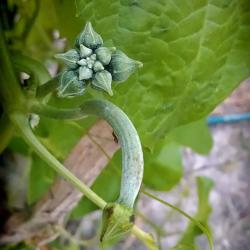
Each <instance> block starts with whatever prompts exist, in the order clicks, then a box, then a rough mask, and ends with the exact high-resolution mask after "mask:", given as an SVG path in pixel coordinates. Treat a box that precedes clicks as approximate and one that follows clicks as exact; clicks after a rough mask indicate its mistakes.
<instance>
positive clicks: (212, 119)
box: [207, 113, 250, 125]
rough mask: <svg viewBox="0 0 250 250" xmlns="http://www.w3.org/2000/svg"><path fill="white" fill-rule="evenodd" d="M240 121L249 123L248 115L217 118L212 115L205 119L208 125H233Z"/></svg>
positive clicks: (249, 114)
mask: <svg viewBox="0 0 250 250" xmlns="http://www.w3.org/2000/svg"><path fill="white" fill-rule="evenodd" d="M240 121H250V113H239V114H229V115H218V116H216V115H213V116H209V117H208V119H207V122H208V125H214V124H223V123H233V122H240Z"/></svg>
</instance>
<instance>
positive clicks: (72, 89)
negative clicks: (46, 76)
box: [57, 70, 86, 97]
mask: <svg viewBox="0 0 250 250" xmlns="http://www.w3.org/2000/svg"><path fill="white" fill-rule="evenodd" d="M85 89H86V84H85V82H83V81H79V80H78V76H77V73H76V72H75V71H73V70H69V71H64V72H63V73H62V74H61V77H60V84H59V87H58V92H57V95H58V96H59V97H74V96H79V95H82V94H83V92H84V91H85Z"/></svg>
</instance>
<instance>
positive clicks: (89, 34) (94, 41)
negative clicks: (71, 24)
mask: <svg viewBox="0 0 250 250" xmlns="http://www.w3.org/2000/svg"><path fill="white" fill-rule="evenodd" d="M81 44H83V45H85V46H86V47H88V48H89V49H97V48H99V47H100V46H101V45H102V44H103V40H102V37H101V36H100V35H99V34H97V33H96V32H95V31H94V29H93V27H92V24H91V23H90V22H87V23H86V25H85V27H84V30H83V31H82V32H81V33H80V34H79V36H78V38H77V39H76V46H78V47H79V46H80V45H81Z"/></svg>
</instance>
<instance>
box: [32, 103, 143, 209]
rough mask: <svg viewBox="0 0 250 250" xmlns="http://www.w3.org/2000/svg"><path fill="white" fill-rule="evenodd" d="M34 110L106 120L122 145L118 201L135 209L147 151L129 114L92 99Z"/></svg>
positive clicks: (56, 116) (74, 117) (44, 106)
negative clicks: (61, 107)
mask: <svg viewBox="0 0 250 250" xmlns="http://www.w3.org/2000/svg"><path fill="white" fill-rule="evenodd" d="M31 111H32V112H34V113H37V114H40V115H44V116H47V117H50V118H54V119H81V118H82V117H84V116H86V115H96V116H99V117H101V118H103V119H104V120H106V121H107V122H108V123H109V124H110V125H111V127H112V128H113V129H114V133H115V135H116V136H117V138H118V141H119V143H120V145H121V148H122V177H121V189H120V190H121V191H120V197H119V199H118V201H117V202H118V203H120V204H123V205H124V206H126V207H127V208H133V206H134V202H135V199H136V197H137V194H138V192H139V189H140V186H141V182H142V176H143V153H142V147H141V143H140V139H139V136H138V134H137V131H136V129H135V128H134V126H133V123H132V122H131V121H130V119H129V118H128V116H127V115H126V114H125V113H124V112H123V111H122V110H121V109H120V108H118V107H117V106H115V105H114V104H112V103H111V102H108V101H104V100H90V101H86V102H84V103H83V104H82V105H81V106H79V107H78V108H74V109H62V110H61V109H57V108H54V107H50V106H48V105H34V106H33V107H32V108H31Z"/></svg>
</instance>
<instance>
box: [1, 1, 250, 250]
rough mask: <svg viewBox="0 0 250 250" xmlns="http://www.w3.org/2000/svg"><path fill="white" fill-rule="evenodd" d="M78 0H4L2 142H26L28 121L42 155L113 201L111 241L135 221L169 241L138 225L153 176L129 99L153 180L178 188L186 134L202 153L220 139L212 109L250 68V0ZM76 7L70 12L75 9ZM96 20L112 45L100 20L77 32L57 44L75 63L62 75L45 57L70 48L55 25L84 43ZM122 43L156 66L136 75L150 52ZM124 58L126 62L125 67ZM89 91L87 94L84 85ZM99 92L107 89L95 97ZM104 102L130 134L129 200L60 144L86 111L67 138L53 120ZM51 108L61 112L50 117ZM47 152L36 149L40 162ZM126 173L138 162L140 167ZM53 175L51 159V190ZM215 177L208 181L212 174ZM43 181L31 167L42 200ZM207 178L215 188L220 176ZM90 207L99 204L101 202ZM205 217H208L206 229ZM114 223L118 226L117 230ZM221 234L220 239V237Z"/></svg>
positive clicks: (101, 107)
mask: <svg viewBox="0 0 250 250" xmlns="http://www.w3.org/2000/svg"><path fill="white" fill-rule="evenodd" d="M75 2H76V13H77V18H76V17H75V14H74V12H75V6H74V5H73V4H72V2H71V1H65V0H63V1H59V0H53V1H48V0H44V1H41V2H40V1H39V0H34V1H28V2H27V3H22V2H21V1H20V2H19V1H10V0H9V1H2V2H1V3H0V6H1V34H0V49H1V50H0V60H1V68H0V82H1V85H0V95H1V108H2V110H3V111H2V115H1V121H0V128H1V131H0V135H1V142H0V151H1V152H2V151H3V150H4V149H5V148H6V147H8V145H9V147H10V148H12V149H16V148H17V142H16V141H15V137H14V136H15V134H14V133H15V132H18V134H19V135H20V136H21V137H22V139H24V140H25V141H26V142H27V144H28V145H29V147H30V148H31V149H32V150H33V151H34V152H36V153H37V154H38V155H39V156H40V157H41V159H42V160H43V161H44V162H45V163H44V162H43V161H41V166H42V168H43V167H46V166H45V165H46V163H47V164H48V165H50V166H51V167H53V168H54V170H56V171H57V172H58V173H59V174H60V175H61V176H63V177H64V178H65V179H66V180H67V181H69V182H70V183H71V184H72V185H74V186H75V187H76V188H78V189H79V190H80V191H81V192H83V193H84V194H85V196H86V197H87V198H89V199H90V200H91V201H92V202H93V203H95V204H96V205H97V206H99V207H100V208H101V209H104V215H103V221H104V224H103V230H102V237H101V239H102V240H103V243H104V245H105V244H106V243H108V244H109V243H110V242H113V240H117V239H116V238H118V239H119V238H120V236H122V235H123V234H124V233H127V231H129V230H132V232H133V233H134V234H135V235H136V236H137V237H138V238H139V239H141V240H142V241H143V242H144V243H145V245H147V246H148V247H149V248H150V249H157V246H156V244H155V242H154V241H153V239H152V237H151V236H150V235H149V234H147V233H145V232H143V231H141V230H140V229H138V228H137V227H136V226H133V224H132V223H131V220H130V218H131V215H132V209H133V205H134V201H135V198H136V196H137V194H138V192H139V187H140V184H141V178H142V162H143V160H142V148H141V144H140V141H139V137H138V136H137V132H136V130H135V129H134V126H133V124H132V123H131V122H130V120H129V118H128V117H127V115H125V113H123V112H122V111H121V110H120V109H119V108H118V107H121V108H122V109H123V110H124V111H125V112H126V114H128V116H129V117H130V119H131V120H132V121H133V123H134V124H135V127H136V128H137V130H138V133H139V135H140V138H141V140H142V146H143V149H144V155H145V185H147V186H148V187H151V188H154V189H156V190H163V191H167V190H169V189H171V188H172V187H173V186H174V185H176V184H177V183H178V181H179V180H180V178H181V176H182V167H181V161H180V155H179V147H180V145H187V146H190V147H192V148H193V149H196V150H197V151H200V152H201V153H207V152H208V151H209V148H210V147H211V138H210V136H209V133H208V131H207V128H206V126H205V125H204V122H203V120H201V119H204V118H205V116H206V115H207V114H208V113H209V112H210V111H211V110H212V109H213V108H214V107H215V106H216V105H217V104H218V103H219V102H220V101H222V100H223V99H224V98H225V97H226V96H227V95H229V93H230V92H231V91H232V90H233V88H235V87H236V86H237V85H238V84H239V82H240V81H241V80H243V79H244V78H246V77H247V76H248V75H249V71H250V67H249V66H250V61H249V58H250V57H249V47H250V38H249V33H250V31H249V27H250V21H249V11H250V6H249V3H248V2H247V0H240V1H236V0H235V1H234V0H231V1H225V0H220V1H199V0H193V1H160V0H159V1H153V2H152V1H150V0H148V1H130V0H128V1H112V3H111V4H108V3H107V2H105V1H101V0H100V1H99V0H96V1H85V0H77V1H75ZM16 13H17V14H19V15H20V20H19V22H15V21H14V20H15V19H14V17H15V14H16ZM114 14H115V15H114ZM65 16H67V22H65V20H64V19H65ZM88 20H90V21H91V22H92V23H93V24H94V27H95V28H96V29H97V30H98V31H100V32H99V33H100V34H102V36H103V38H104V41H107V42H106V44H105V46H102V43H103V41H102V38H101V37H100V36H99V35H98V34H97V33H95V32H93V29H92V27H91V25H90V23H88V24H87V26H86V28H85V30H84V31H83V32H82V33H81V35H80V36H79V37H78V39H77V42H76V48H75V49H71V50H70V51H69V52H67V53H64V54H58V56H57V58H60V59H62V60H63V61H64V62H66V64H67V67H68V68H67V70H65V71H64V73H62V74H61V75H59V76H56V77H54V78H51V76H50V74H49V73H48V72H47V70H46V69H45V68H44V66H43V64H41V63H39V61H43V62H45V61H46V59H48V58H52V56H53V55H54V54H57V52H58V51H57V50H58V48H57V47H54V46H53V41H52V39H51V37H50V36H49V31H51V30H52V29H55V28H57V29H58V30H59V31H60V33H61V35H62V36H66V37H67V38H69V42H70V43H72V42H73V40H74V38H75V36H76V34H77V33H78V32H79V30H81V28H82V25H83V23H85V22H86V21H88ZM86 33H88V34H87V35H86ZM93 41H94V43H93ZM70 47H71V48H72V47H73V46H70ZM114 47H116V48H119V49H122V50H123V51H126V53H127V54H129V55H130V56H132V57H133V58H136V59H138V60H140V61H142V62H143V64H144V67H143V68H142V69H141V70H140V71H139V73H137V74H134V75H133V76H131V77H130V78H129V79H128V80H127V78H128V76H129V75H130V73H132V72H134V71H135V69H136V68H137V67H138V66H141V64H140V63H138V62H137V61H134V60H132V59H129V58H128V57H126V56H125V54H124V53H123V52H120V51H119V50H116V49H114ZM98 49H99V51H97V50H98ZM93 51H94V52H95V53H94V52H93ZM91 56H92V57H91ZM112 56H113V61H112V60H111V57H112ZM34 58H36V59H39V61H37V60H35V59H34ZM87 58H88V60H87ZM96 58H97V59H98V60H96ZM97 61H98V62H97ZM122 63H123V65H122ZM124 63H125V64H126V67H124ZM88 64H89V65H90V66H89V65H88ZM86 65H87V66H88V67H86ZM116 65H117V71H118V72H120V74H117V72H116V71H115V69H114V68H115V66H116ZM208 65H209V67H208ZM121 71H122V72H121ZM20 72H26V73H28V74H29V75H30V79H29V80H27V81H26V82H25V85H21V84H20V79H19V78H18V75H19V73H20ZM112 78H113V79H114V80H118V81H124V80H127V81H126V84H119V85H116V84H114V88H113V89H114V90H113V91H112V89H111V81H112ZM88 85H90V86H91V87H93V88H95V89H99V90H100V89H101V90H104V91H106V92H107V93H109V94H111V95H112V94H113V92H114V96H112V97H108V96H107V95H105V94H102V93H101V92H95V91H91V90H89V91H86V88H87V86H88ZM55 89H57V90H58V91H57V93H58V95H59V97H74V98H72V99H69V100H67V99H61V100H60V98H58V96H57V95H55V94H53V93H52V92H54V91H55ZM51 93H52V94H51ZM82 94H84V95H83V97H81V96H80V95H82ZM93 97H94V98H95V99H97V100H95V101H93V100H89V99H93ZM83 99H84V103H83V104H82V102H83ZM103 99H108V100H110V101H112V103H114V104H112V103H110V102H109V101H107V100H103ZM117 106H118V107H117ZM34 114H39V115H40V116H41V117H40V119H41V121H40V124H39V125H38V128H37V129H36V130H35V132H36V133H37V135H38V136H40V139H42V140H43V142H44V144H45V145H46V146H47V147H49V150H50V151H51V153H50V152H49V151H48V150H47V149H46V147H44V146H43V144H42V143H41V142H40V140H38V139H37V136H35V135H34V132H33V131H32V129H31V127H30V121H34V120H35V121H36V116H34ZM92 114H94V115H98V116H101V117H102V118H104V119H106V120H108V121H109V123H110V124H111V125H112V127H113V129H114V133H115V135H116V136H117V137H118V140H119V142H120V143H121V147H122V150H123V160H124V162H123V173H122V185H121V195H120V198H119V199H118V203H114V204H113V203H110V204H109V203H108V205H107V204H106V202H105V201H104V199H103V198H101V197H104V198H105V199H108V200H114V197H109V194H108V193H105V194H103V195H101V197H100V195H97V193H99V192H101V191H102V189H103V185H102V183H105V181H104V180H105V176H104V175H103V176H102V175H101V176H100V178H99V179H98V180H97V181H96V183H95V184H94V186H93V190H94V191H95V192H94V191H92V190H91V189H89V187H87V186H86V185H85V184H84V183H82V182H81V181H80V180H79V179H77V178H76V177H75V176H74V175H73V174H72V173H71V172H70V171H68V170H67V169H66V168H64V167H63V165H62V164H61V163H60V162H59V161H58V160H57V159H56V158H55V157H54V156H53V154H54V155H56V156H58V157H59V159H60V160H63V159H64V158H65V156H66V154H67V153H68V152H69V150H70V149H71V147H72V145H74V144H75V142H76V141H77V140H78V139H79V138H80V136H81V135H82V133H83V131H84V129H85V126H86V125H85V124H83V123H81V122H79V121H72V122H71V123H70V124H69V123H67V122H61V124H63V125H64V126H65V127H67V126H68V127H67V128H68V132H69V133H70V134H72V135H74V136H73V137H72V138H67V139H66V140H65V145H64V147H62V146H61V145H59V143H58V138H61V137H62V136H64V135H63V134H64V131H63V126H62V128H58V129H55V130H54V131H52V128H53V126H54V127H56V126H57V125H58V121H56V120H67V119H73V120H75V119H79V118H82V117H85V116H86V115H92ZM45 116H47V117H48V118H53V119H55V121H54V120H52V121H50V120H48V119H47V120H46V118H45ZM85 120H86V124H87V123H88V124H89V123H91V122H92V121H91V120H90V118H86V119H85ZM199 120H201V121H199ZM197 121H198V122H197ZM46 123H47V124H46ZM43 126H44V127H43ZM76 127H77V128H78V129H79V130H77V129H76ZM44 128H45V130H46V129H47V130H48V134H47V135H46V136H45V138H44V137H43V134H42V132H43V130H44ZM197 131H201V132H200V133H201V134H202V136H201V137H200V139H199V140H198V141H197V140H196V141H195V142H194V139H193V134H196V133H197ZM39 133H40V134H39ZM204 135H206V136H204ZM200 145H202V147H200ZM22 148H25V146H22ZM30 157H34V155H33V156H32V155H30ZM126 159H127V162H126ZM117 160H119V162H120V158H119V156H117V157H115V158H114V159H113V160H111V163H110V166H109V167H108V169H110V168H111V167H112V165H114V162H115V161H117ZM39 161H40V160H36V162H35V163H34V162H33V165H35V164H38V163H39ZM118 164H119V163H118ZM38 165H39V164H38ZM134 167H136V168H137V169H138V171H137V172H134ZM32 171H33V173H34V171H38V170H36V169H35V168H32ZM118 171H119V170H118ZM125 171H126V172H125ZM127 171H128V172H127ZM126 173H129V178H128V177H127V175H126ZM135 173H137V174H135ZM48 176H51V172H50V171H49V170H47V171H45V172H44V173H43V176H41V177H43V178H41V180H40V181H39V185H41V187H42V191H43V190H46V188H47V187H48V186H49V185H48V183H46V182H45V179H46V177H48ZM133 177H134V178H133ZM115 178H116V177H114V180H112V181H115ZM117 178H119V174H118V175H117ZM106 179H107V178H106ZM52 181H53V178H50V182H52ZM203 181H204V183H206V180H203ZM199 183H202V181H200V182H199ZM36 185H38V183H37V180H32V178H31V179H30V194H29V201H30V203H33V202H35V201H37V200H38V199H39V198H40V197H41V193H38V192H36V190H38V189H37V188H36ZM201 186H202V184H198V187H199V190H201V189H202V188H201ZM208 186H209V185H208ZM98 187H99V188H98ZM116 189H118V188H116ZM207 190H210V186H209V187H207ZM32 192H33V193H32ZM131 194H132V196H131ZM199 195H201V194H199ZM113 196H114V195H113ZM201 196H202V195H201ZM204 196H205V197H206V198H205V199H207V198H208V197H207V196H208V194H204ZM199 197H200V196H199ZM86 204H88V201H86V200H84V201H82V202H80V203H79V206H78V207H77V208H76V210H75V211H74V213H75V214H77V213H78V214H81V213H82V211H84V209H85V208H86V206H87V205H86ZM165 205H166V204H165ZM90 207H91V209H94V207H93V204H92V203H91V205H90ZM206 207H207V206H205V208H203V207H202V206H200V207H199V209H200V210H202V211H203V210H204V209H205V210H206ZM208 210H209V209H208ZM208 210H206V212H205V215H204V214H203V212H200V214H201V215H199V212H198V213H197V217H196V219H197V220H198V222H197V223H196V225H198V226H199V225H200V222H202V223H203V224H204V225H205V231H206V224H207V216H208V214H209V211H208ZM79 211H80V212H79ZM200 216H201V217H202V218H201V217H200ZM118 218H119V219H120V218H123V219H124V220H123V221H122V222H121V223H122V224H121V223H120V224H119V223H117V221H118ZM193 222H196V221H193ZM203 224H202V225H201V228H202V227H203V229H204V225H203ZM111 227H112V228H111ZM131 228H132V229H131ZM113 229H115V230H114V231H112V230H113ZM110 231H112V234H111V235H109V232H110ZM187 232H188V233H186V234H185V233H184V236H183V238H182V240H181V242H180V244H181V245H188V244H192V245H193V244H194V238H195V236H196V235H198V234H199V233H200V231H199V230H198V232H197V228H196V227H195V228H194V225H193V224H192V226H190V227H189V228H188V229H187ZM190 232H191V233H190ZM187 235H188V236H187ZM190 235H191V236H190ZM188 241H189V242H188ZM210 242H211V241H210ZM210 246H211V248H212V244H210Z"/></svg>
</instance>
